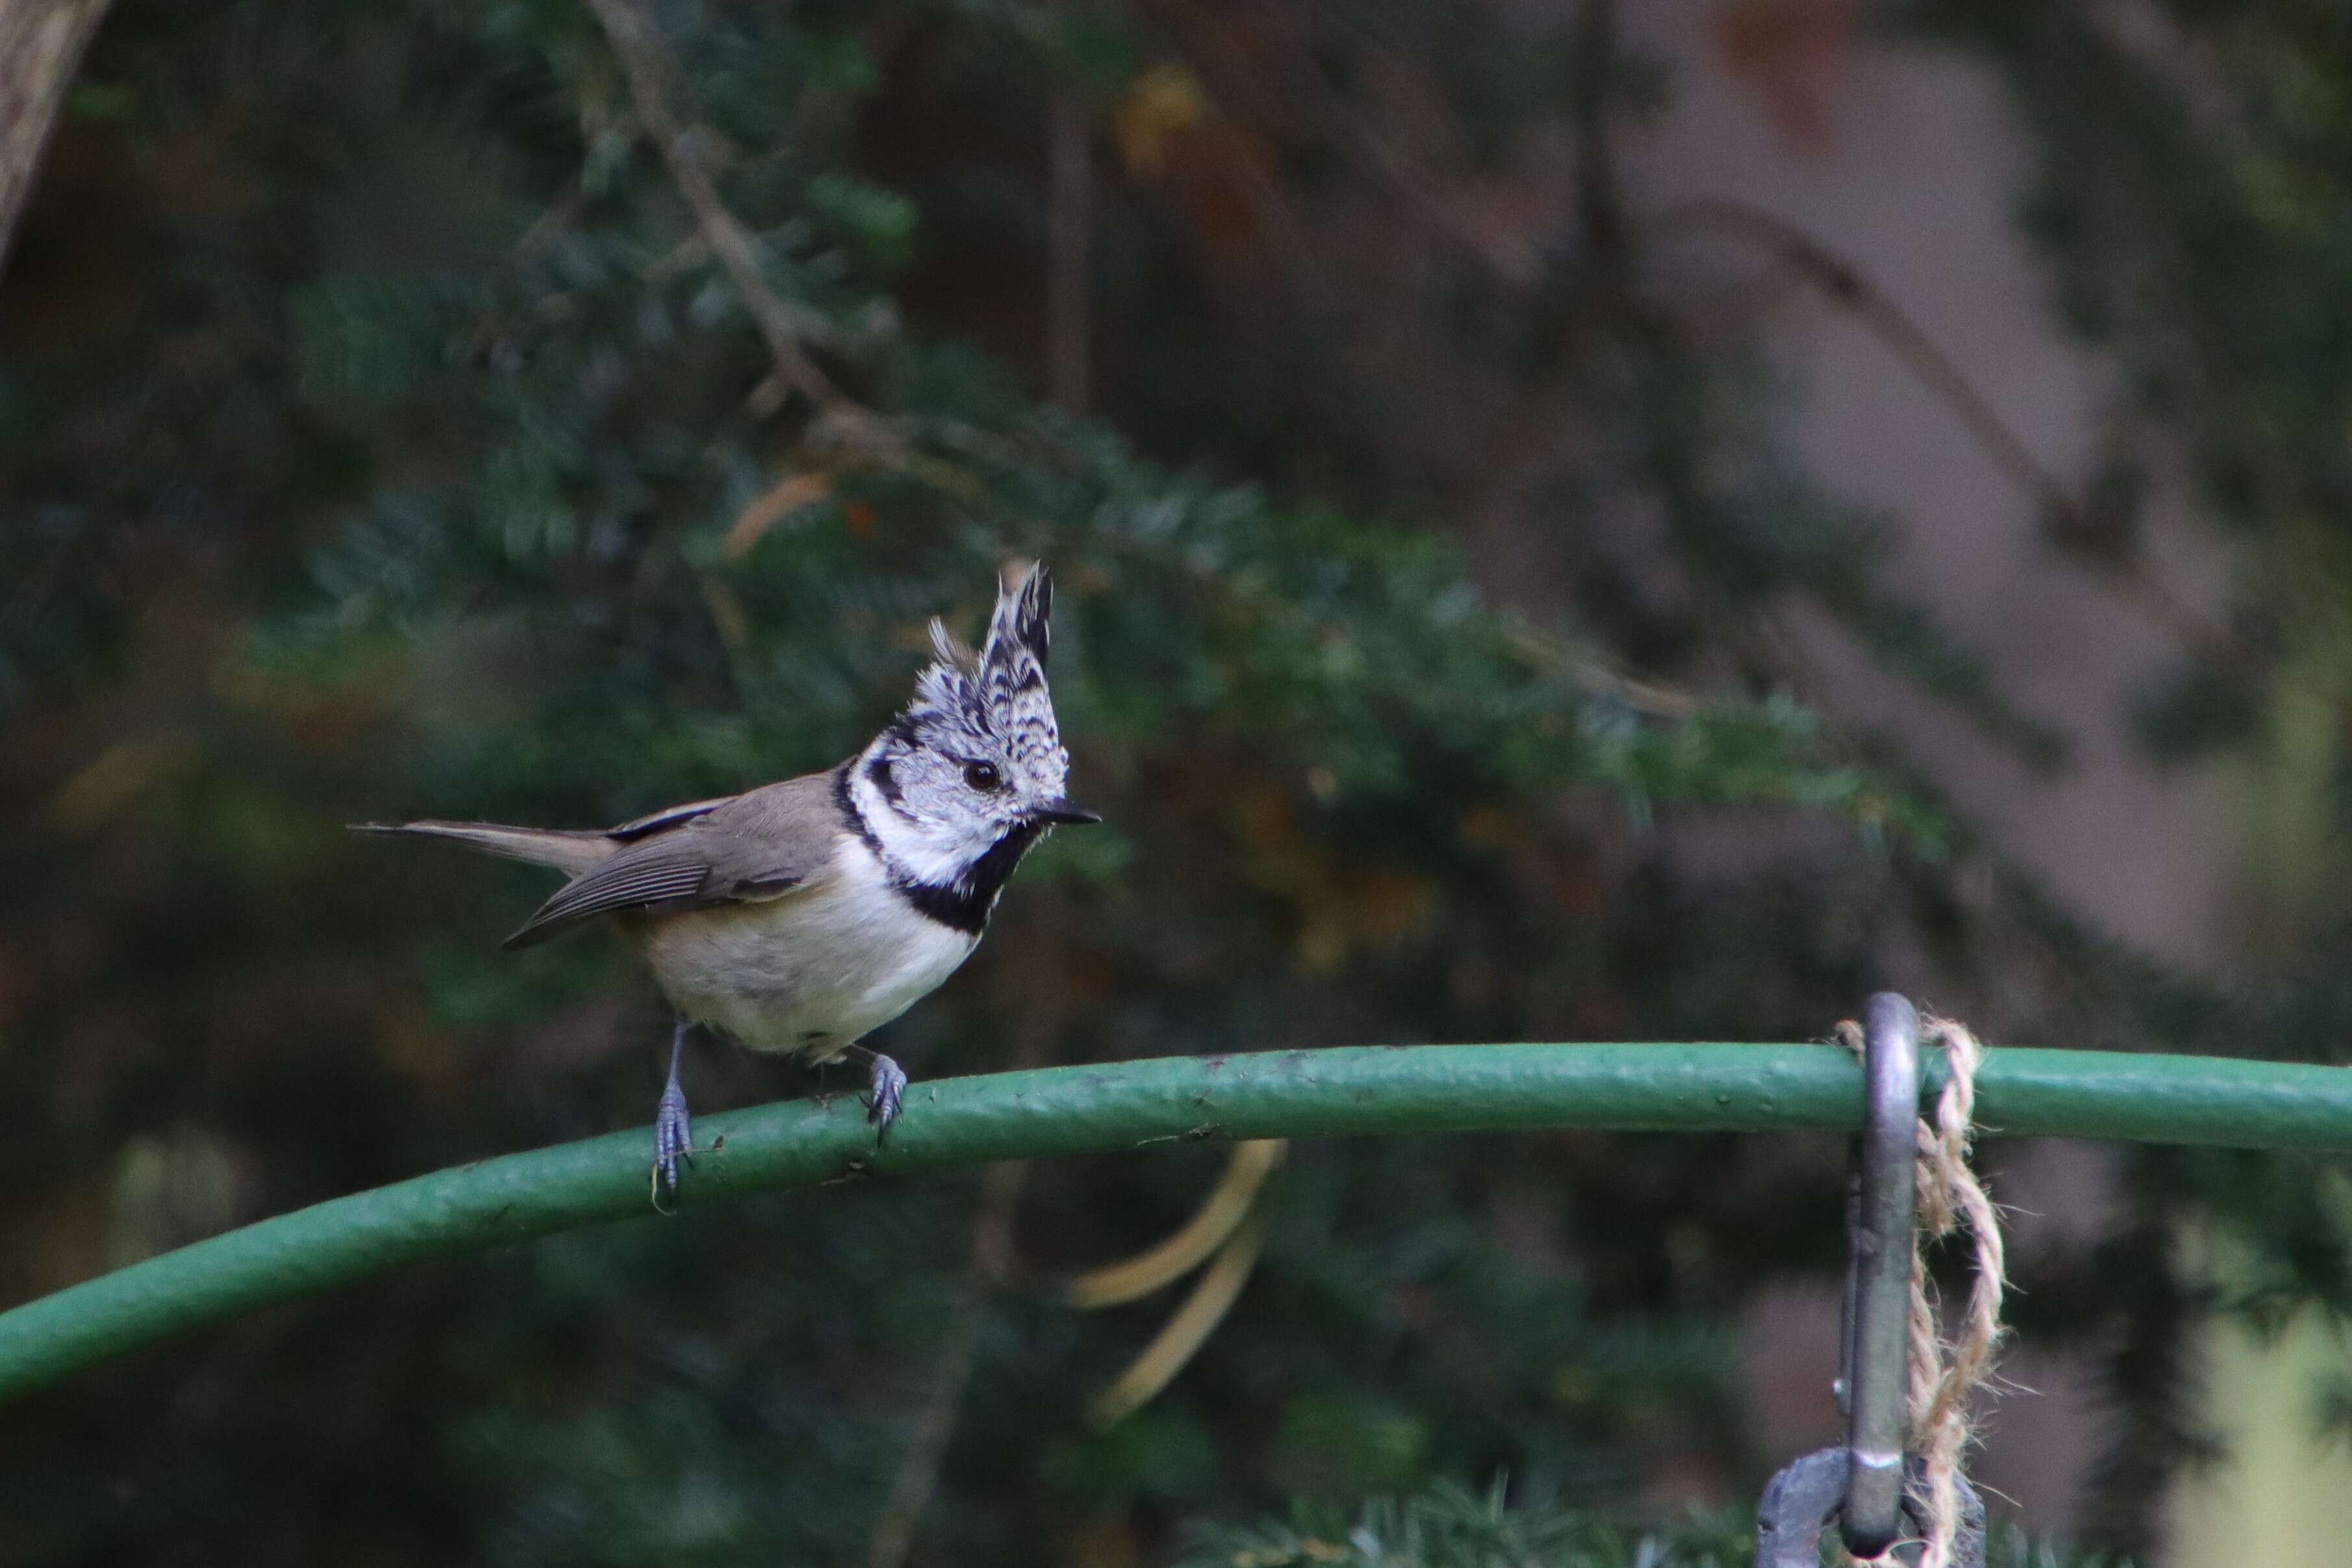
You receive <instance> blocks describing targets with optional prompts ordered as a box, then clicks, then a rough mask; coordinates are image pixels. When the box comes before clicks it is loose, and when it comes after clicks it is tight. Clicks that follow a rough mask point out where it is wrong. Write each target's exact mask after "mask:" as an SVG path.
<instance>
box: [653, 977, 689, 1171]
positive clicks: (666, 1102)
mask: <svg viewBox="0 0 2352 1568" xmlns="http://www.w3.org/2000/svg"><path fill="white" fill-rule="evenodd" d="M693 1027H694V1026H693V1025H691V1024H689V1023H688V1022H687V1021H686V1019H678V1020H677V1029H676V1030H673V1031H672V1032H671V1034H670V1037H669V1082H667V1084H665V1085H663V1087H662V1094H661V1103H660V1104H659V1105H658V1106H656V1108H655V1111H654V1178H653V1179H654V1207H656V1208H659V1207H661V1198H662V1194H663V1193H664V1192H665V1191H667V1192H668V1193H669V1194H671V1196H673V1197H675V1196H676V1195H677V1162H678V1161H680V1160H684V1161H685V1162H686V1163H687V1164H688V1165H692V1164H693V1163H694V1124H693V1123H692V1122H691V1121H689V1120H688V1117H687V1113H686V1090H685V1089H684V1088H683V1087H682V1086H681V1085H680V1084H679V1083H678V1081H677V1064H678V1059H679V1058H680V1057H681V1056H683V1055H685V1053H686V1031H687V1030H689V1029H691V1028H693Z"/></svg>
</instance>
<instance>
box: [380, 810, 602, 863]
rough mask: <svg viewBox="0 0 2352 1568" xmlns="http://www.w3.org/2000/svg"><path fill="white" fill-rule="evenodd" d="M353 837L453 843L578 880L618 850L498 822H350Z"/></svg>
mask: <svg viewBox="0 0 2352 1568" xmlns="http://www.w3.org/2000/svg"><path fill="white" fill-rule="evenodd" d="M352 831H353V832H355V833H415V834H417V835H418V836H420V837H423V838H430V839H455V840H457V841H458V842H459V843H461V844H469V845H471V846H472V847H473V848H475V849H478V850H482V851H486V852H488V853H490V854H494V855H504V856H506V857H507V858H508V859H509V860H518V861H529V862H530V863H531V864H533V865H544V866H553V867H554V868H555V869H557V870H558V871H562V872H565V873H570V874H571V875H573V876H577V875H579V874H580V873H582V872H583V871H586V870H587V869H588V868H589V867H591V866H593V865H598V864H601V863H602V862H604V861H605V860H606V859H608V858H609V857H610V856H611V855H612V854H613V852H614V851H615V850H616V849H618V848H619V847H620V846H619V845H617V844H615V843H614V841H612V839H611V838H610V837H608V836H607V835H605V834H604V833H594V832H589V833H580V832H565V831H562V830H559V829H555V828H510V827H507V826H505V825H503V824H501V823H498V822H440V821H424V822H353V823H352Z"/></svg>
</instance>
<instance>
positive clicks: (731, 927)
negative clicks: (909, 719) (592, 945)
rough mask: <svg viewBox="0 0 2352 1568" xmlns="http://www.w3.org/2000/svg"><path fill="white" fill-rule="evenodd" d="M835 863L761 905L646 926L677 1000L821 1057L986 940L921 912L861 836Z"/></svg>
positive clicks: (742, 1033)
mask: <svg viewBox="0 0 2352 1568" xmlns="http://www.w3.org/2000/svg"><path fill="white" fill-rule="evenodd" d="M635 936H637V938H638V940H639V942H640V943H641V945H642V946H643V947H644V949H645V952H646V957H647V959H648V960H649V961H650V962H651V963H652V965H653V968H654V975H655V977H656V979H658V980H659V981H660V983H661V988H662V990H663V991H664V992H665V993H666V994H667V996H668V998H669V1000H670V1005H671V1006H673V1007H675V1008H677V1010H678V1011H679V1012H681V1013H683V1014H685V1015H686V1016H687V1017H688V1018H690V1019H694V1020H695V1021H696V1022H698V1023H704V1024H709V1025H710V1026H711V1027H712V1028H715V1029H719V1030H724V1031H725V1032H726V1033H728V1034H730V1035H732V1036H733V1037H734V1038H735V1039H736V1040H740V1041H741V1042H742V1043H743V1044H745V1045H748V1046H751V1047H752V1048H753V1049H755V1050H759V1051H806V1052H808V1053H809V1054H811V1055H812V1056H814V1057H817V1058H818V1059H820V1060H823V1059H824V1058H827V1057H831V1056H835V1055H837V1054H838V1053H839V1052H840V1051H841V1048H842V1047H844V1046H846V1045H849V1044H852V1043H853V1042H855V1041H856V1040H857V1039H858V1038H859V1037H860V1036H862V1035H864V1034H865V1033H866V1032H867V1031H868V1030H875V1029H879V1028H880V1027H881V1026H882V1025H884V1024H886V1023H888V1022H889V1021H890V1020H891V1019H894V1018H897V1017H898V1015H899V1014H900V1013H902V1012H905V1011H906V1010H907V1009H908V1007H910V1006H912V1005H913V1004H914V1003H915V1002H916V1001H917V1000H919V998H922V997H925V996H927V995H929V993H930V992H932V991H933V990H936V989H937V988H939V985H940V981H942V980H944V979H946V978H947V977H949V976H950V975H951V974H953V973H955V969H956V966H957V965H959V964H961V963H962V962H963V961H964V959H966V958H967V957H969V956H971V950H972V948H974V947H975V946H979V943H980V938H979V937H977V936H970V935H967V934H966V933H964V932H961V931H958V930H955V929H954V928H953V927H951V926H947V925H940V923H939V922H938V921H936V920H932V919H930V918H929V917H928V916H926V915H922V914H920V913H919V912H918V911H917V910H916V909H915V908H914V906H913V905H911V904H908V902H907V901H906V899H905V898H904V897H903V896H901V895H900V894H898V892H897V891H896V890H895V889H893V888H892V887H891V886H890V884H889V882H888V879H887V876H886V875H885V873H884V872H883V869H882V866H881V862H878V861H877V860H876V859H875V857H874V855H873V853H872V852H871V851H869V850H867V849H866V846H865V845H864V844H862V843H860V842H859V841H856V839H851V838H845V839H844V840H843V842H842V848H841V851H840V852H839V855H838V857H837V859H836V862H835V874H834V875H833V876H830V877H827V878H824V879H823V880H822V881H820V882H819V883H818V884H817V885H816V886H814V887H812V888H810V889H808V890H807V891H805V892H803V893H795V894H786V895H785V896H784V897H782V898H778V899H772V900H770V901H768V902H766V903H764V904H730V905H727V906H725V907H722V908H718V909H702V910H695V911H691V912H689V913H687V914H683V915H664V916H661V917H659V918H658V919H657V920H650V921H646V922H645V923H644V924H642V925H639V926H638V927H637V929H636V931H635Z"/></svg>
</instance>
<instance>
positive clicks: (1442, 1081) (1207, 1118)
mask: <svg viewBox="0 0 2352 1568" xmlns="http://www.w3.org/2000/svg"><path fill="white" fill-rule="evenodd" d="M1940 1082H1941V1064H1940V1061H1937V1060H1933V1059H1932V1056H1931V1060H1930V1061H1929V1062H1928V1063H1927V1074H1926V1082H1925V1084H1924V1087H1923V1092H1924V1093H1926V1094H1928V1095H1932V1094H1933V1093H1934V1092H1935V1091H1936V1089H1937V1087H1938V1085H1939V1084H1940ZM1977 1087H1978V1098H1977V1106H1978V1116H1979V1123H1980V1124H1981V1125H1982V1126H1983V1127H1984V1128H1985V1129H1986V1130H1987V1134H1988V1135H1990V1136H2005V1135H2014V1136H2023V1135H2035V1134H2040V1135H2054V1136H2063V1137H2074V1138H2097V1139H2118V1140H2126V1141H2130V1142H2137V1143H2162V1144H2203V1145H2225V1146H2233V1147H2241V1148H2255V1149H2303V1150H2315V1151H2326V1152H2336V1153H2352V1070H2347V1069H2344V1068H2337V1067H2316V1066H2305V1065H2299V1064H2289V1063H2279V1062H2263V1061H2239V1060H2232V1059H2223V1058H2214V1057H2185V1056H2146V1055H2133V1054H2126V1053H2120V1052H2105V1051H2033V1050H2025V1049H2018V1048H2004V1049H2002V1050H1999V1051H1992V1052H1990V1054H1989V1055H1988V1057H1987V1059H1986V1061H1985V1065H1984V1068H1983V1071H1981V1072H1980V1073H1979V1077H1978V1086H1977ZM1862 1103H1863V1086H1862V1070H1861V1068H1860V1066H1859V1064H1858V1063H1857V1062H1856V1061H1854V1060H1853V1057H1851V1056H1850V1055H1848V1054H1847V1053H1846V1052H1845V1051H1841V1050H1839V1049H1837V1048H1836V1047H1833V1046H1825V1045H1736V1044H1699V1045H1666V1044H1660V1045H1451V1046H1405V1047H1348V1048H1343V1049H1333V1050H1324V1051H1269V1052H1265V1053H1264V1054H1253V1055H1246V1056H1223V1057H1169V1058H1160V1059H1155V1060H1150V1061H1125V1062H1118V1063H1112V1064H1107V1065H1102V1066H1093V1067H1059V1068H1048V1069H1045V1070H1043V1071H1031V1072H1003V1073H991V1074H987V1075H983V1076H979V1077H971V1078H957V1079H947V1080H942V1081H940V1082H930V1083H918V1084H917V1085H916V1086H915V1087H914V1089H913V1090H912V1091H910V1092H909V1093H908V1098H907V1109H906V1114H905V1115H904V1116H903V1117H901V1118H900V1120H899V1122H898V1125H897V1127H895V1128H894V1129H893V1130H892V1132H891V1134H890V1139H889V1142H888V1144H887V1145H885V1146H883V1147H881V1148H878V1149H877V1147H876V1146H875V1144H874V1141H873V1136H872V1133H871V1131H870V1129H868V1128H867V1126H866V1120H865V1115H864V1112H863V1109H862V1107H860V1106H858V1105H857V1104H856V1103H855V1102H853V1101H850V1100H848V1099H846V1098H844V1099H840V1100H836V1101H835V1102H833V1103H831V1104H830V1105H819V1104H817V1103H814V1102H809V1101H793V1102H787V1103H779V1104H772V1105H761V1106H757V1107H754V1108H751V1109H749V1110H744V1111H738V1112H733V1113H712V1114H709V1115H706V1116H702V1117H698V1118H697V1120H696V1123H695V1131H696V1133H697V1135H698V1137H700V1138H702V1139H703V1140H705V1142H706V1143H708V1144H709V1145H715V1146H714V1147H713V1148H712V1149H711V1152H709V1153H705V1154H703V1155H699V1156H698V1162H697V1164H696V1165H695V1166H694V1169H693V1170H692V1172H691V1173H690V1174H689V1176H688V1180H687V1184H686V1187H685V1191H684V1194H683V1198H684V1202H685V1204H686V1206H687V1207H688V1208H691V1207H694V1206H696V1205H698V1204H703V1203H709V1202H712V1201H715V1200H718V1199H721V1198H725V1197H730V1196H735V1195H740V1194H744V1193H752V1192H768V1191H775V1190H778V1189H782V1188H787V1187H803V1186H816V1185H818V1184H820V1183H824V1182H828V1181H833V1180H835V1179H838V1178H841V1177H844V1176H855V1175H859V1174H870V1175H875V1176H886V1175H896V1174H898V1173H902V1172H915V1171H923V1170H930V1169H935V1168H938V1167H941V1166H961V1165H971V1164H975V1163H980V1162H985V1161H991V1160H1004V1159H1032V1158H1041V1157H1050V1156H1053V1155H1080V1154H1101V1153H1109V1152H1115V1151H1118V1150H1122V1149H1138V1148H1144V1147H1148V1146H1150V1145H1156V1144H1165V1143H1169V1142H1174V1141H1180V1140H1187V1139H1195V1140H1206V1139H1215V1140H1229V1139H1239V1138H1276V1137H1279V1138H1312V1137H1358V1136H1367V1135H1371V1134H1439V1133H1470V1132H1481V1131H1498V1130H1503V1129H1514V1128H1516V1129H1527V1128H1537V1127H1593V1128H1617V1129H1623V1130H1628V1131H1643V1130H1646V1131H1657V1132H1670V1131H1680V1132H1699V1131H1747V1132H1762V1131H1769V1130H1772V1129H1785V1128H1852V1127H1854V1126H1856V1125H1858V1124H1860V1121H1861V1116H1862ZM652 1146H653V1134H652V1133H651V1131H650V1130H649V1129H638V1130H636V1131H633V1132H627V1133H615V1134H611V1135H610V1136H607V1137H602V1138H592V1139H588V1140H586V1141H584V1142H582V1143H575V1144H564V1145H559V1146H557V1147H554V1148H548V1149H538V1150H534V1151H532V1152H530V1153H528V1154H519V1155H504V1156H502V1157H499V1158H497V1159H488V1160H482V1161H479V1162H477V1163H475V1164H471V1165H465V1166H456V1167H454V1168H452V1169H449V1170H444V1171H436V1172H435V1173H433V1174H432V1175H430V1176H417V1177H415V1178H414V1179H412V1180H409V1181H404V1182H398V1183H395V1184H394V1185H392V1186H383V1187H377V1188H375V1189H373V1190H372V1191H368V1192H362V1193H354V1194H352V1196H350V1197H339V1198H334V1199H332V1200H331V1201H328V1202H325V1203H320V1204H315V1205H313V1206H311V1207H309V1208H304V1209H299V1210H296V1211H295V1212H293V1213H291V1214H284V1215H279V1216H278V1217H276V1218H270V1219H265V1220H261V1221H259V1222H257V1223H256V1224H252V1225H248V1226H245V1227H243V1228H240V1229H236V1230H232V1231H228V1232H226V1233H225V1234H223V1235H220V1236H215V1237H213V1238H211V1239H207V1240H204V1241H199V1242H196V1243H195V1244H194V1245H193V1246H188V1247H184V1248H181V1249H178V1250H177V1251H173V1252H167V1253H164V1254H163V1255H161V1256H159V1257H155V1258H151V1259H148V1260H146V1261H144V1262H141V1263H136V1264H133V1265H131V1267H129V1268H126V1269H121V1270H116V1271H115V1272H113V1273H110V1274H105V1275H101V1276H100V1277H99V1278H97V1279H94V1280H90V1281H86V1282H84V1283H82V1284H79V1285H76V1286H73V1287H71V1288H70V1289H68V1290H64V1291H58V1292H57V1293H56V1294H54V1295H49V1296H44V1297H42V1298H40V1299H39V1300H37V1301H28V1302H26V1303H25V1304H24V1305H22V1306H19V1307H16V1308H14V1309H13V1310H11V1311H8V1312H0V1399H9V1398H14V1397H16V1396H19V1395H22V1394H25V1393H27V1392H29V1391H30V1390H33V1389H36V1388H38V1387H41V1386H42V1385H46V1384H48V1383H52V1382H55V1381H57V1380H58V1379H59V1378H61V1377H65V1376H67V1375H69V1374H71V1373H73V1372H75V1371H77V1370H79V1369H80V1368H82V1367H84V1366H88V1365H89V1364H91V1363H93V1362H97V1361H100V1360H103V1359H105V1358H106V1357H108V1356H111V1355H117V1354H122V1353H124V1352H126V1351H130V1350H134V1349H137V1348H139V1347H140V1346H142V1345H146V1344H149V1343H153V1342H155V1341H157V1340H161V1339H163V1338H166V1337H168V1336H170V1335H172V1334H175V1333H185V1332H188V1331H190V1330H194V1329H198V1328H202V1327H205V1326H206V1325H207V1324H211V1323H216V1322H221V1321H222V1320H224V1319H226V1318H230V1317H234V1316H236V1315H237V1314H239V1313H242V1312H251V1311H254V1310H256V1309H257V1308H260V1307H264V1306H268V1305H270V1304H272V1303H274V1302H278V1301H286V1300H289V1299H290V1298H292V1297H296V1296H300V1295H304V1294H307V1293H309V1292H311V1291H320V1290H324V1289H327V1288H328V1287H331V1286H334V1285H341V1284H347V1283H350V1282H352V1281H356V1280H362V1279H365V1278H367V1277H368V1276H370V1275H373V1274H377V1273H381V1272H383V1271H384V1270H389V1269H392V1268H394V1267H396V1266H398V1265H400V1264H403V1263H413V1262H418V1261H422V1260H425V1259H430V1258H446V1257H449V1256H452V1255H455V1254H458V1253H464V1252H470V1251H475V1250H477V1249H482V1248H488V1247H494V1246H499V1245H502V1244H505V1243H509V1242H515V1241H521V1240H527V1239H530V1238H531V1237H535V1236H544V1235H547V1234H549V1233H551V1232H553V1231H558V1230H565V1229H570V1228H575V1227H579V1226H584V1225H593V1224H596V1223H599V1222H602V1221H608V1220H614V1219H622V1218H635V1217H637V1216H640V1215H643V1214H645V1213H646V1206H647V1189H646V1166H647V1160H648V1158H649V1151H650V1150H651V1148H652Z"/></svg>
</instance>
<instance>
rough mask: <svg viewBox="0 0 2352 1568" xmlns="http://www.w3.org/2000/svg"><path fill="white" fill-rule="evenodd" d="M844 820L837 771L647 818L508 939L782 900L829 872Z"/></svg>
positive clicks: (515, 943)
mask: <svg viewBox="0 0 2352 1568" xmlns="http://www.w3.org/2000/svg"><path fill="white" fill-rule="evenodd" d="M840 823H841V816H840V810H839V808H838V807H837V806H835V804H834V793H833V776H832V775H831V774H829V773H820V774H813V775H811V776H810V777H808V778H806V779H790V780H787V781H786V782H784V783H782V784H771V785H768V786H767V787H765V788H764V789H754V790H752V791H751V792H750V793H749V794H744V795H736V796H731V797H730V798H728V799H726V800H716V801H698V802H697V803H696V804H695V805H694V806H691V807H683V806H682V807H675V808H673V809H672V810H670V811H667V812H656V813H655V814H654V816H652V817H649V818H639V819H638V820H637V821H635V822H630V823H625V824H624V825H623V827H621V828H620V829H617V830H615V831H614V837H616V838H618V837H621V836H622V835H623V834H627V835H629V838H628V840H627V841H625V842H624V847H623V848H622V849H621V851H620V852H619V853H617V854H615V855H614V856H613V857H612V858H611V859H610V860H607V861H605V862H604V863H603V864H601V865H597V866H594V867H592V868H591V869H590V870H588V871H586V872H583V873H581V874H580V875H579V876H576V877H574V878H573V879H572V881H570V882H568V883H564V884H563V885H562V887H560V888H558V889H556V891H555V894H554V896H553V897H551V898H550V899H549V900H548V901H547V902H546V903H545V904H541V905H540V907H539V910H538V912H537V913H536V914H534V915H532V916H531V917H530V919H529V920H526V921H525V922H523V924H522V925H521V927H520V929H519V930H517V931H516V932H515V934H514V935H513V936H509V937H508V938H507V939H506V941H505V942H504V943H502V944H500V946H506V947H529V946H534V945H535V944H538V943H541V942H544V941H547V940H548V939H549V938H551V937H554V936H561V935H562V934H563V933H564V932H566V931H568V930H570V929H571V928H572V927H573V926H575V925H580V924H582V923H583V922H584V921H588V920H593V919H594V918H595V917H596V916H598V915H613V914H617V913H619V912H620V911H623V910H628V909H671V910H683V909H705V908H709V906H711V905H712V904H731V903H750V902H756V901H761V900H765V899H771V898H781V897H782V896H783V895H785V894H789V893H793V892H796V891H798V890H800V889H801V888H803V887H806V886H807V885H809V884H810V883H812V882H814V881H816V880H818V879H820V878H821V877H822V876H824V874H825V873H827V872H828V871H829V870H830V868H831V866H832V864H833V858H834V854H835V848H836V844H835V840H836V837H837V835H838V832H839V831H840Z"/></svg>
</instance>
